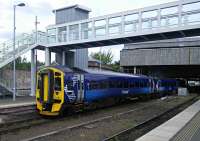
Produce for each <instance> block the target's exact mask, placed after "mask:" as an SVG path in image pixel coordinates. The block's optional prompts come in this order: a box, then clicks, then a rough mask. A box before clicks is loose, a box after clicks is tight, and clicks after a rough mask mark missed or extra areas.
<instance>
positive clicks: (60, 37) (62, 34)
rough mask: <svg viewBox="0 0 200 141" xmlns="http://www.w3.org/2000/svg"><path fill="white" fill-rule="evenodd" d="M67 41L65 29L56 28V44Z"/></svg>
mask: <svg viewBox="0 0 200 141" xmlns="http://www.w3.org/2000/svg"><path fill="white" fill-rule="evenodd" d="M66 41H67V27H66V26H64V27H59V28H58V42H66Z"/></svg>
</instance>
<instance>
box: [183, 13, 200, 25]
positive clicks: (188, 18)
mask: <svg viewBox="0 0 200 141" xmlns="http://www.w3.org/2000/svg"><path fill="white" fill-rule="evenodd" d="M183 18H184V19H182V21H183V22H184V24H186V22H187V24H190V25H194V24H200V13H197V14H192V15H185V16H184V17H183Z"/></svg>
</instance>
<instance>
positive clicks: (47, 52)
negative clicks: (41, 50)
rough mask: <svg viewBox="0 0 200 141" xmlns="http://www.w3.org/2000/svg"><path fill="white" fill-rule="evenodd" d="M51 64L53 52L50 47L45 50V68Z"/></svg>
mask: <svg viewBox="0 0 200 141" xmlns="http://www.w3.org/2000/svg"><path fill="white" fill-rule="evenodd" d="M50 64H51V52H50V50H49V48H48V47H46V48H45V66H49V65H50Z"/></svg>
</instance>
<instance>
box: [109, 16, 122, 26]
mask: <svg viewBox="0 0 200 141" xmlns="http://www.w3.org/2000/svg"><path fill="white" fill-rule="evenodd" d="M121 20H122V18H121V17H114V18H111V19H109V24H117V23H121Z"/></svg>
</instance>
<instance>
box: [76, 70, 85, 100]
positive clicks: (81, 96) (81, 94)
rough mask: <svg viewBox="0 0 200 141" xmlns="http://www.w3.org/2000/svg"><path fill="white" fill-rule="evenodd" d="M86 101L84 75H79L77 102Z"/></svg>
mask: <svg viewBox="0 0 200 141" xmlns="http://www.w3.org/2000/svg"><path fill="white" fill-rule="evenodd" d="M83 99H84V75H83V74H78V75H77V102H83Z"/></svg>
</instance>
